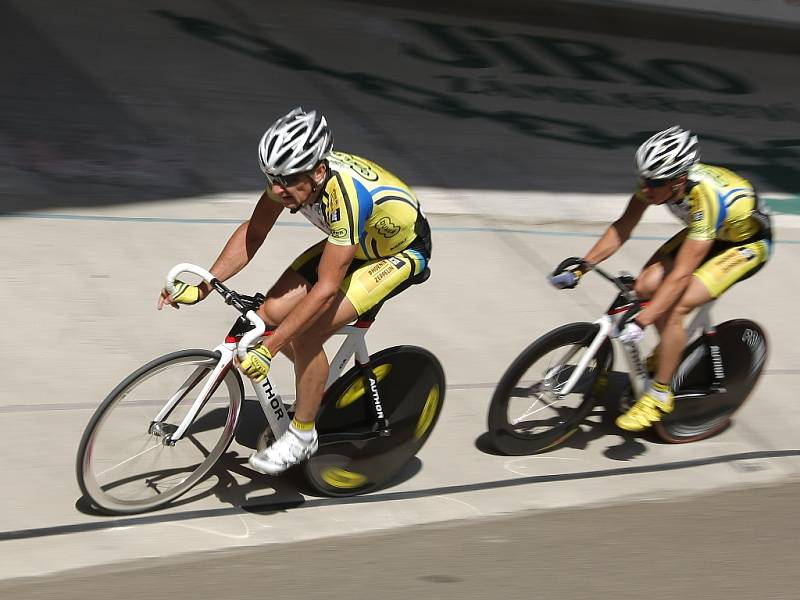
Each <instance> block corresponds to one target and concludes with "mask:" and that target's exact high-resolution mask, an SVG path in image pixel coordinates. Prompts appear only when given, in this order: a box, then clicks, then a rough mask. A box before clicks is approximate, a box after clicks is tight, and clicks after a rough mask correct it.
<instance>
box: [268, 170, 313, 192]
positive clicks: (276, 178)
mask: <svg viewBox="0 0 800 600" xmlns="http://www.w3.org/2000/svg"><path fill="white" fill-rule="evenodd" d="M306 175H308V171H305V172H303V173H295V174H293V175H270V174H269V173H266V176H267V183H268V184H269V185H270V187H272V186H273V185H275V184H276V183H277V184H278V185H279V186H281V187H282V188H287V187H291V186H293V185H297V184H298V183H300V180H302V179H303V177H305V176H306Z"/></svg>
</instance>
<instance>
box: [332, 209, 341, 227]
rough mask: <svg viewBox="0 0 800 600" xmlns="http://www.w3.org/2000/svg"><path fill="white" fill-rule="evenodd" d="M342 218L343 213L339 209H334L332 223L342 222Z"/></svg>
mask: <svg viewBox="0 0 800 600" xmlns="http://www.w3.org/2000/svg"><path fill="white" fill-rule="evenodd" d="M341 216H342V215H341V211H340V210H339V209H338V208H334V209H333V210H332V211H331V223H333V222H334V221H339V220H341Z"/></svg>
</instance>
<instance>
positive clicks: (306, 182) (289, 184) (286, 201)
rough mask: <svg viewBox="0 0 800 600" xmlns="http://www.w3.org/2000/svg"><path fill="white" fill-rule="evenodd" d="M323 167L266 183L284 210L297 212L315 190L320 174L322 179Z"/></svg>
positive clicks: (273, 179) (271, 179)
mask: <svg viewBox="0 0 800 600" xmlns="http://www.w3.org/2000/svg"><path fill="white" fill-rule="evenodd" d="M324 168H325V167H324V165H320V166H318V167H317V168H316V169H315V170H313V171H306V172H305V173H296V174H294V175H287V176H286V177H278V178H270V181H269V182H268V183H269V184H270V189H271V190H272V193H273V194H275V195H276V196H277V197H278V199H279V200H280V201H281V204H283V205H284V206H285V207H286V208H288V209H289V210H293V211H294V210H297V209H298V208H300V207H301V206H303V204H305V203H306V202H308V200H309V198H311V196H312V195H313V194H314V192H315V191H316V189H317V184H316V183H315V180H316V181H319V180H320V177H319V175H320V173H321V174H322V176H323V177H324V174H325V171H324Z"/></svg>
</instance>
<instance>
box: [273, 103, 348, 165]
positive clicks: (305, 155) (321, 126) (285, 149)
mask: <svg viewBox="0 0 800 600" xmlns="http://www.w3.org/2000/svg"><path fill="white" fill-rule="evenodd" d="M331 148H333V135H331V130H330V129H329V128H328V122H327V121H326V120H325V117H323V116H322V115H318V114H317V112H316V111H314V110H312V111H309V112H305V111H304V110H303V109H302V108H301V107H299V106H298V107H297V108H295V109H293V110H292V111H291V112H289V113H288V114H286V115H284V116H283V117H281V118H280V119H278V120H277V121H275V122H274V123H273V124H272V125H271V126H270V128H269V129H267V131H266V133H265V134H264V135H263V136H262V137H261V141H260V142H259V144H258V162H259V164H260V165H261V170H262V171H264V174H266V175H294V174H295V173H302V172H303V171H310V170H311V169H313V168H314V167H315V166H316V165H317V163H318V162H319V161H321V160H322V159H323V158H325V157H326V156H328V153H329V152H330V151H331Z"/></svg>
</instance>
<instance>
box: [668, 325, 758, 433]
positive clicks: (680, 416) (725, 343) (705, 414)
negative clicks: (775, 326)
mask: <svg viewBox="0 0 800 600" xmlns="http://www.w3.org/2000/svg"><path fill="white" fill-rule="evenodd" d="M715 328H716V331H717V333H716V339H717V343H718V345H719V349H720V355H721V357H722V363H723V367H724V369H725V391H724V392H715V393H708V390H709V388H710V383H711V374H710V367H709V361H710V358H709V357H708V356H707V346H706V345H705V343H704V341H703V339H702V338H698V339H696V340H695V341H694V342H693V343H692V344H690V345H689V346H688V347H687V348H686V350H685V351H684V353H683V358H682V359H681V362H680V364H679V366H678V369H677V371H676V373H675V376H674V377H673V380H672V385H673V389H674V390H675V409H674V410H673V411H672V413H670V414H669V415H664V417H663V419H662V420H661V421H660V422H658V423H656V424H655V426H654V428H653V429H654V431H655V432H656V434H657V435H658V437H660V438H661V439H662V440H664V441H665V442H669V443H671V444H685V443H688V442H696V441H699V440H702V439H705V438H708V437H711V436H713V435H716V434H717V433H719V432H721V431H722V430H724V429H725V428H727V427H728V426H729V425H730V423H731V419H732V417H733V415H734V413H736V411H737V410H739V408H740V407H741V406H742V404H744V402H745V401H746V400H747V398H748V397H749V396H750V392H752V390H753V388H754V387H755V385H756V383H757V382H758V379H759V377H760V376H761V372H762V370H763V369H764V365H765V363H766V359H767V354H768V343H767V337H766V335H765V333H764V330H763V329H762V328H761V326H759V325H758V324H757V323H755V322H753V321H750V320H748V319H733V320H731V321H726V322H724V323H721V324H719V325H716V326H715ZM703 392H706V393H703Z"/></svg>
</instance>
